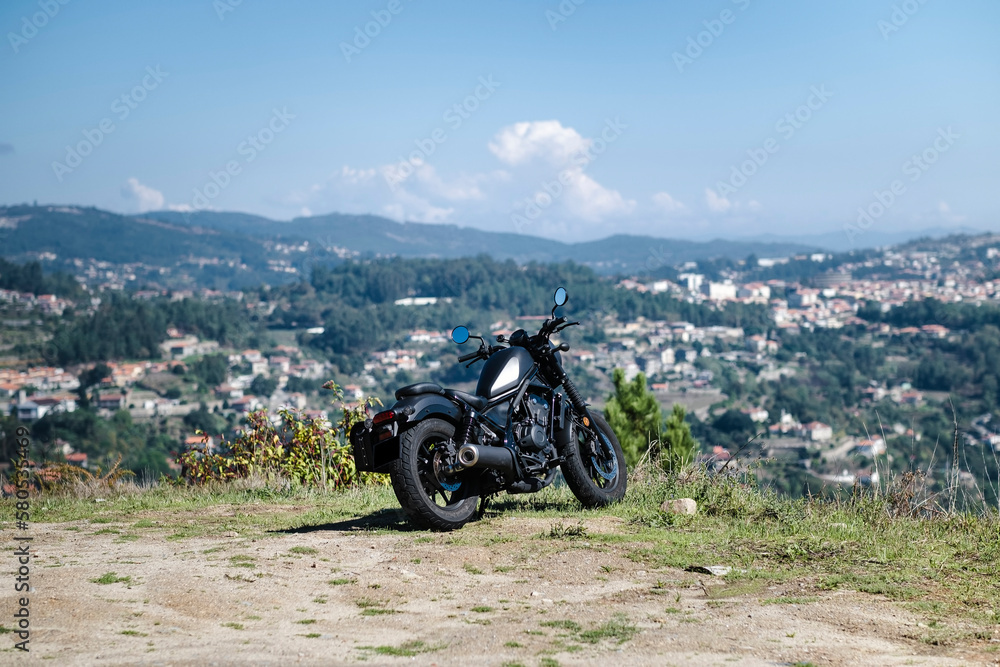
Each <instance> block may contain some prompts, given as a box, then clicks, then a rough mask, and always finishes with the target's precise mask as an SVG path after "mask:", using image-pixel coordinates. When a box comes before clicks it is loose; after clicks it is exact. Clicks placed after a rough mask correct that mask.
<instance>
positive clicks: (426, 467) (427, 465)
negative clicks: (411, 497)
mask: <svg viewBox="0 0 1000 667" xmlns="http://www.w3.org/2000/svg"><path fill="white" fill-rule="evenodd" d="M447 455H448V449H447V447H446V446H445V445H444V443H442V442H440V439H438V438H427V439H426V440H424V441H423V442H421V443H420V446H419V447H418V449H417V474H418V476H419V477H420V486H421V488H422V489H423V492H424V495H426V496H427V499H428V500H430V502H431V503H432V504H433V505H437V506H438V507H450V506H452V505H454V504H456V503H458V502H459V501H461V500H462V499H463V498H464V497H465V493H464V489H463V488H462V487H463V484H462V480H460V479H458V478H457V477H456V476H455V475H448V474H446V473H445V472H444V468H445V467H446V466H447Z"/></svg>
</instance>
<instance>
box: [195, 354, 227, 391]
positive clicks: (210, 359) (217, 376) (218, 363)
mask: <svg viewBox="0 0 1000 667" xmlns="http://www.w3.org/2000/svg"><path fill="white" fill-rule="evenodd" d="M228 372H229V359H228V358H227V357H226V355H224V354H208V355H205V356H204V357H202V358H201V359H199V360H198V361H196V362H194V363H193V364H192V365H191V373H192V374H193V375H194V376H195V377H197V378H198V379H199V380H201V381H202V382H204V383H205V384H207V385H209V386H211V387H214V386H216V385H220V384H222V383H223V382H225V381H226V376H227V374H228Z"/></svg>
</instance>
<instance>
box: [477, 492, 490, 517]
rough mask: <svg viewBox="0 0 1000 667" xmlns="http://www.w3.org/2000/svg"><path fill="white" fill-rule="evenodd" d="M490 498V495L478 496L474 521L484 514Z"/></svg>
mask: <svg viewBox="0 0 1000 667" xmlns="http://www.w3.org/2000/svg"><path fill="white" fill-rule="evenodd" d="M490 498H491V496H481V497H480V498H479V509H478V510H476V521H479V520H480V519H482V518H483V515H485V514H486V510H487V508H489V506H490Z"/></svg>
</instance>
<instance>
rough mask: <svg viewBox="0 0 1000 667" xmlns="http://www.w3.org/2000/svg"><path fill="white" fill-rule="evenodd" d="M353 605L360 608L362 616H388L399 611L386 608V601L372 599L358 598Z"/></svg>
mask: <svg viewBox="0 0 1000 667" xmlns="http://www.w3.org/2000/svg"><path fill="white" fill-rule="evenodd" d="M354 604H356V605H358V607H360V608H361V615H362V616H385V615H388V614H398V613H400V612H399V611H396V610H395V609H389V608H387V606H386V605H387V604H388V601H386V600H375V599H373V598H367V597H366V598H358V599H357V600H355V601H354Z"/></svg>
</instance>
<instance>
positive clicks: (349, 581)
mask: <svg viewBox="0 0 1000 667" xmlns="http://www.w3.org/2000/svg"><path fill="white" fill-rule="evenodd" d="M326 583H328V584H330V585H331V586H346V585H347V584H356V583H358V580H357V579H347V578H344V577H338V578H336V579H331V580H330V581H328V582H326Z"/></svg>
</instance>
